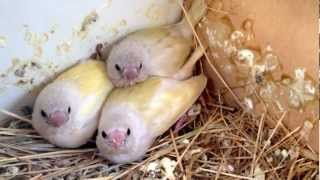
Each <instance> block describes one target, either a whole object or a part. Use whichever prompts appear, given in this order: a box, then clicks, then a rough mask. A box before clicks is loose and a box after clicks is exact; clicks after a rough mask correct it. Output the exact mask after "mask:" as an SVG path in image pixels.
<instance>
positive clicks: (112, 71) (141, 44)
mask: <svg viewBox="0 0 320 180" xmlns="http://www.w3.org/2000/svg"><path fill="white" fill-rule="evenodd" d="M206 11H207V9H206V3H205V0H194V1H193V4H192V6H191V8H190V10H189V13H188V15H189V16H188V17H189V20H190V21H188V19H187V18H186V17H185V18H183V19H182V21H181V22H179V23H177V24H173V25H165V26H160V27H155V28H148V29H143V30H139V31H136V32H133V33H131V34H129V35H128V36H126V37H124V38H123V39H121V40H119V41H118V42H116V43H115V44H114V45H112V47H111V49H110V48H107V52H108V53H109V55H108V57H107V58H106V63H107V70H108V75H109V78H110V80H111V81H112V82H113V83H114V85H115V86H116V87H127V86H130V85H133V84H135V83H138V82H142V81H144V80H145V79H147V78H148V77H150V76H161V77H170V78H176V77H175V74H176V73H177V72H178V71H180V73H179V76H180V77H179V78H180V79H187V78H188V77H190V76H191V71H192V69H193V65H194V64H195V63H196V61H190V59H189V60H187V58H188V56H189V55H190V52H191V48H192V46H193V31H192V28H191V26H195V25H196V24H197V22H198V21H199V20H200V19H201V18H202V17H203V16H204V15H205V13H206ZM190 23H191V24H190ZM109 50H110V52H109ZM108 53H104V54H108ZM198 59H199V58H197V59H193V60H198ZM182 74H183V75H184V76H181V75H182Z"/></svg>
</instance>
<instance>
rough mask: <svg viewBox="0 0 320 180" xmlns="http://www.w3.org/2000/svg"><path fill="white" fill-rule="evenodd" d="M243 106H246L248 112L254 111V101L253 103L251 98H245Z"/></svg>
mask: <svg viewBox="0 0 320 180" xmlns="http://www.w3.org/2000/svg"><path fill="white" fill-rule="evenodd" d="M243 104H244V106H245V108H246V109H247V110H248V111H251V110H253V101H252V99H251V98H249V97H245V98H244V99H243Z"/></svg>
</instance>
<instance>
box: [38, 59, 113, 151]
mask: <svg viewBox="0 0 320 180" xmlns="http://www.w3.org/2000/svg"><path fill="white" fill-rule="evenodd" d="M112 89H113V85H112V83H111V81H109V79H108V78H107V72H106V68H105V63H103V62H99V61H95V60H88V61H86V62H83V63H81V64H78V65H75V66H74V67H72V68H70V69H69V70H67V71H65V72H64V73H62V74H61V75H60V76H58V77H57V78H56V79H55V80H54V81H53V82H52V83H50V84H48V85H47V86H46V87H45V88H44V89H43V90H42V91H41V92H40V94H39V96H38V97H37V99H36V102H35V105H34V112H33V114H32V125H33V127H34V128H35V129H36V130H37V131H38V133H39V134H40V135H42V136H43V137H44V138H45V139H47V140H48V141H49V142H51V143H52V144H55V145H57V146H59V147H66V148H75V147H79V146H81V145H83V144H85V143H86V142H87V141H88V140H89V139H90V138H91V137H92V135H93V133H94V132H95V130H96V129H97V126H98V119H99V113H100V109H101V107H102V105H103V103H104V101H105V99H106V97H107V95H108V94H109V92H110V91H111V90H112Z"/></svg>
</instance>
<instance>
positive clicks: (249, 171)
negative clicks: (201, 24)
mask: <svg viewBox="0 0 320 180" xmlns="http://www.w3.org/2000/svg"><path fill="white" fill-rule="evenodd" d="M207 99H218V97H214V96H212V95H211V94H210V91H209V90H207V91H206V92H205V93H204V94H203V95H202V97H201V98H200V100H199V102H198V103H199V104H200V105H201V113H200V114H199V115H194V114H191V113H190V114H191V115H189V116H188V124H187V125H186V126H185V127H184V128H183V129H182V130H180V131H179V133H178V134H173V133H172V131H171V130H169V131H168V132H167V133H165V134H164V135H163V136H161V137H159V138H158V139H157V140H156V142H155V143H154V145H153V146H152V148H150V150H149V151H148V153H147V155H146V156H145V159H144V160H143V161H141V162H139V163H133V164H120V165H115V164H110V163H109V162H108V161H106V160H104V159H102V158H101V157H99V156H98V154H97V150H96V148H95V145H94V140H93V141H92V142H89V143H88V144H86V145H85V146H83V147H81V148H78V149H74V150H68V149H61V148H57V147H54V146H53V145H51V144H49V143H48V142H46V141H45V140H43V139H42V138H41V137H40V136H39V135H38V134H37V133H36V132H35V131H34V130H33V129H32V127H31V126H30V125H29V124H28V123H27V122H25V121H20V120H17V119H11V120H8V121H7V122H6V123H5V124H2V127H1V128H0V134H1V137H0V146H1V149H0V176H1V177H4V178H5V179H7V178H8V179H10V178H12V177H16V178H17V177H20V178H25V179H30V178H34V179H47V178H54V179H59V178H60V179H61V178H65V179H78V178H80V179H86V178H97V177H104V178H103V179H113V178H131V177H132V178H134V177H135V178H137V179H141V178H142V177H144V178H147V177H149V178H162V177H165V176H167V177H170V176H168V174H170V173H171V174H173V175H174V177H176V178H177V179H192V178H199V179H202V178H203V179H212V178H213V177H214V178H215V179H235V178H236V179H253V178H256V179H264V177H265V178H266V179H287V178H289V177H295V178H301V179H315V178H316V176H317V175H318V173H319V172H318V155H317V154H316V153H314V152H311V151H309V150H308V149H307V148H304V146H303V144H302V143H300V142H299V133H298V132H299V131H298V129H296V130H294V131H291V132H290V131H289V132H288V130H286V129H285V128H283V126H280V124H281V120H282V119H283V118H284V117H285V116H286V113H284V114H283V116H282V117H281V118H279V119H278V120H277V126H276V127H274V128H273V129H272V128H271V127H269V126H268V123H267V121H272V120H271V117H270V115H269V114H268V113H264V114H263V116H261V117H254V116H252V115H250V114H247V113H245V112H242V111H241V110H235V111H230V110H229V109H231V110H232V108H231V107H225V106H221V107H220V104H219V103H217V102H214V101H210V103H206V102H208V101H206V100H207ZM162 161H169V162H171V165H170V166H169V167H171V170H170V168H168V167H166V166H167V165H166V164H164V163H161V162H162ZM169 164H170V163H169ZM152 166H153V167H152ZM289 179H290V178H289Z"/></svg>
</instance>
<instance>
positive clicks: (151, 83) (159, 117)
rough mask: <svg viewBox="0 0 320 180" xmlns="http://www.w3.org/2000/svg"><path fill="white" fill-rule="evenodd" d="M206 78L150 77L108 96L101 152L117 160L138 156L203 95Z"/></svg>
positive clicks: (100, 135) (100, 134) (99, 137)
mask: <svg viewBox="0 0 320 180" xmlns="http://www.w3.org/2000/svg"><path fill="white" fill-rule="evenodd" d="M206 82H207V79H206V77H205V76H204V75H198V76H195V77H192V78H189V79H187V80H184V81H178V80H174V79H169V78H162V77H151V78H148V79H147V80H146V81H144V82H142V83H138V84H136V85H134V86H130V87H128V88H119V89H115V90H114V91H113V92H112V93H111V94H110V96H109V97H108V99H107V101H106V103H105V105H104V107H103V110H102V114H101V119H100V123H99V127H98V135H97V141H96V144H97V147H98V149H99V151H100V154H101V155H102V156H103V157H105V158H107V159H109V160H110V161H112V162H115V163H128V162H132V161H135V160H139V159H141V158H142V157H143V155H144V154H145V153H146V151H147V150H148V148H149V147H150V146H151V145H152V143H153V141H154V139H155V138H156V137H157V136H159V135H161V134H163V133H164V132H165V131H166V130H168V129H169V128H170V127H171V126H172V125H173V124H174V123H175V122H176V121H177V120H178V118H179V117H181V116H182V115H183V114H184V113H185V112H186V111H187V110H188V109H189V108H190V107H191V106H192V104H193V103H194V102H195V101H196V99H197V98H198V97H199V96H200V94H201V93H202V91H203V89H204V88H205V86H206Z"/></svg>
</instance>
